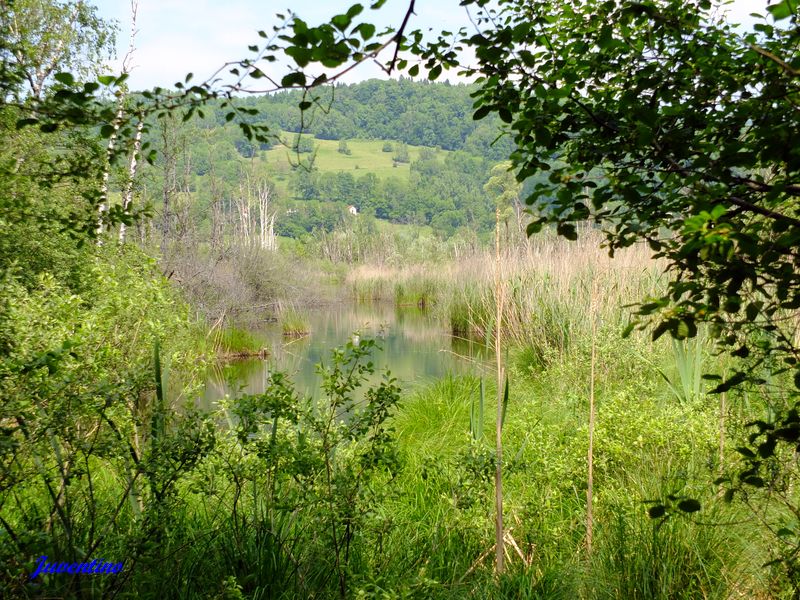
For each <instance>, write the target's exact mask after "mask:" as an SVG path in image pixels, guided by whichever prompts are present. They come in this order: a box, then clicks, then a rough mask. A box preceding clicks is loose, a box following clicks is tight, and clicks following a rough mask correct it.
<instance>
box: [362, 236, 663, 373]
mask: <svg viewBox="0 0 800 600" xmlns="http://www.w3.org/2000/svg"><path fill="white" fill-rule="evenodd" d="M600 242H601V236H600V234H599V233H598V232H595V231H592V230H587V231H585V232H583V234H582V236H581V238H580V240H579V241H577V242H569V241H567V240H564V239H561V238H554V237H552V236H551V237H549V238H548V237H544V236H542V237H539V238H533V239H531V240H530V244H529V245H527V246H525V245H523V246H520V247H519V248H517V249H514V250H510V251H507V252H506V253H505V254H504V256H503V264H504V268H503V271H504V273H505V277H506V290H507V295H506V307H505V310H504V319H505V320H506V322H504V327H505V330H506V336H507V337H508V339H509V342H510V343H512V344H513V345H515V346H518V347H520V348H522V349H525V350H526V351H527V352H528V354H529V356H530V357H531V361H532V362H542V361H546V360H547V357H548V356H550V355H552V354H559V353H563V352H565V351H567V350H568V349H569V348H572V347H576V342H577V341H578V340H583V341H587V340H589V338H590V335H591V332H590V327H589V325H590V320H589V319H588V318H587V315H586V306H587V300H586V299H587V298H588V297H589V295H590V293H591V290H592V288H593V286H597V290H598V294H599V297H600V298H602V300H603V301H602V302H601V303H600V305H599V307H598V315H597V317H598V319H599V320H600V321H601V322H605V323H611V324H614V323H622V321H623V319H625V318H626V316H625V314H626V313H625V312H624V310H623V309H622V308H621V307H622V306H624V305H626V304H631V303H634V302H637V301H639V300H642V299H643V298H645V297H646V296H648V295H652V294H653V293H654V292H655V290H656V288H657V287H658V286H659V284H660V274H659V268H658V264H657V263H656V262H655V261H653V260H651V259H650V257H649V252H648V250H647V248H646V247H644V246H635V247H633V248H629V249H627V250H623V251H618V252H617V253H616V256H615V258H614V259H611V258H609V256H608V255H607V253H606V251H605V250H603V249H602V248H601V247H600ZM493 273H494V271H493V256H492V255H491V253H489V252H488V251H478V252H476V253H475V254H473V255H471V256H468V257H461V258H460V259H459V260H458V261H453V262H450V263H446V264H435V265H410V266H406V267H402V268H397V267H389V268H384V267H376V266H370V265H364V266H361V267H359V268H357V269H355V270H353V272H352V273H351V274H350V275H349V277H348V284H349V286H350V289H351V290H352V291H353V295H354V296H355V297H356V298H365V297H372V298H375V299H380V298H382V299H386V298H387V296H388V294H387V290H388V289H389V286H391V285H393V286H394V290H395V294H394V300H395V302H396V303H398V304H419V303H420V302H422V304H423V305H424V306H426V307H431V306H432V311H433V313H434V314H435V315H436V316H437V317H438V318H440V319H441V320H443V321H445V322H447V323H449V327H450V330H451V332H452V333H453V335H454V336H456V337H464V338H473V339H485V338H486V337H487V336H489V337H491V336H490V335H489V334H491V332H492V331H493V328H494V313H495V306H494V295H493V293H492V289H493V287H492V286H493V282H492V277H493Z"/></svg>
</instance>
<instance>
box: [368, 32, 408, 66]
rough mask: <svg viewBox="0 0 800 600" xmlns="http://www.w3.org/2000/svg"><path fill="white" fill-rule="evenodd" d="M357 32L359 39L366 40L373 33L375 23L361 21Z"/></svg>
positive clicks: (370, 37)
mask: <svg viewBox="0 0 800 600" xmlns="http://www.w3.org/2000/svg"><path fill="white" fill-rule="evenodd" d="M358 33H360V34H361V39H363V40H364V41H365V42H366V41H367V40H369V39H372V36H374V35H375V25H373V24H372V23H361V25H359V26H358ZM401 68H403V67H401Z"/></svg>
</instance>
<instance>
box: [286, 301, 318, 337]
mask: <svg viewBox="0 0 800 600" xmlns="http://www.w3.org/2000/svg"><path fill="white" fill-rule="evenodd" d="M280 321H281V331H282V332H283V335H284V336H285V337H292V338H299V337H303V336H306V335H308V334H309V333H310V332H311V325H310V324H309V321H308V318H307V317H306V316H305V315H303V314H302V313H301V312H300V311H299V310H297V309H296V308H294V307H292V306H289V307H287V308H285V309H284V310H283V311H282V312H281V316H280Z"/></svg>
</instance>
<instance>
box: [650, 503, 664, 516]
mask: <svg viewBox="0 0 800 600" xmlns="http://www.w3.org/2000/svg"><path fill="white" fill-rule="evenodd" d="M665 514H667V507H666V506H662V505H660V504H658V505H656V506H651V507H650V508H649V509H648V511H647V515H648V516H649V517H650V518H651V519H660V518H661V517H663V516H664V515H665Z"/></svg>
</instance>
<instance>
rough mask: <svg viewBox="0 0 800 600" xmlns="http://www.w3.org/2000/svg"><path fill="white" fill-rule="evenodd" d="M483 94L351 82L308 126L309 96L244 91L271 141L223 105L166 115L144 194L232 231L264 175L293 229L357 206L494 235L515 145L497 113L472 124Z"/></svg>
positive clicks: (280, 216) (281, 222) (203, 226)
mask: <svg viewBox="0 0 800 600" xmlns="http://www.w3.org/2000/svg"><path fill="white" fill-rule="evenodd" d="M473 91H474V86H467V85H450V84H447V83H445V84H433V83H422V82H414V81H412V80H410V79H400V80H389V81H378V80H370V81H365V82H362V83H358V84H354V85H350V86H345V85H341V86H337V87H335V88H331V90H330V91H329V92H326V93H329V97H326V98H325V101H323V100H320V101H319V102H318V103H317V104H316V105H315V106H314V107H313V108H312V109H310V110H309V111H307V112H306V113H305V114H304V115H302V118H303V121H302V126H301V113H300V111H299V110H298V107H297V106H298V103H299V102H300V93H299V92H283V93H279V94H274V95H265V96H260V97H254V98H248V99H246V101H245V105H246V106H248V107H249V108H254V109H257V111H258V115H257V116H254V117H251V119H252V122H258V123H260V124H267V125H268V126H269V127H270V129H271V130H272V131H273V132H274V134H275V135H274V138H273V140H272V143H260V144H259V143H257V142H254V141H250V140H248V139H247V138H246V137H245V136H244V135H243V134H242V131H241V128H240V127H239V126H238V125H236V124H233V123H228V122H227V121H226V116H225V115H226V111H225V110H223V109H222V108H221V107H220V106H219V104H217V105H214V104H212V105H211V106H210V107H208V108H207V109H206V110H205V113H204V116H203V117H202V118H201V117H199V116H195V117H194V118H192V119H190V120H188V121H186V122H182V121H179V120H177V119H170V118H167V119H164V120H162V121H160V122H158V123H157V124H155V125H154V127H153V130H152V133H151V134H150V139H149V141H150V142H151V144H152V146H153V147H154V148H155V149H156V150H157V152H158V154H157V159H156V162H155V164H154V165H152V166H150V167H147V166H145V167H144V168H143V169H142V177H141V178H140V179H139V180H138V182H137V193H138V195H139V197H140V200H139V202H140V203H141V204H144V205H150V206H152V207H154V208H157V209H158V210H159V211H160V212H162V213H163V212H164V210H163V205H164V199H165V198H167V203H168V204H169V201H170V199H171V197H172V196H174V198H172V200H173V203H172V207H170V206H168V207H167V213H170V212H171V213H172V215H171V216H170V214H167V217H166V218H167V219H173V220H175V221H176V222H175V223H172V224H171V225H169V226H170V227H171V228H178V229H180V228H181V227H183V228H187V227H191V228H193V229H195V230H199V231H201V232H202V233H203V236H204V237H209V236H213V235H216V234H219V235H220V236H222V235H224V233H223V231H222V230H223V229H224V226H223V223H222V221H225V220H227V221H231V220H235V219H237V218H238V217H239V215H238V213H237V208H236V202H237V198H239V197H241V196H244V195H247V193H248V192H247V191H246V189H245V188H246V186H247V182H248V181H249V182H251V183H253V182H255V181H259V182H262V183H263V184H264V185H268V186H269V187H270V189H271V190H272V194H271V203H272V204H271V209H272V210H274V211H275V215H276V218H275V227H276V231H277V233H278V235H281V236H285V237H293V238H300V237H301V236H302V235H303V234H310V233H312V232H313V231H315V230H324V231H331V230H333V229H334V228H335V227H336V225H337V224H339V223H340V222H341V220H342V219H343V218H344V217H345V214H346V210H347V207H348V206H354V207H355V208H356V209H357V210H358V211H359V213H361V214H366V215H367V216H374V217H377V218H379V219H384V220H387V221H390V222H394V223H404V224H417V225H430V226H432V227H433V228H434V229H435V230H436V231H438V232H439V233H440V234H441V235H443V236H445V237H449V236H451V235H453V234H454V233H455V232H457V231H458V230H459V229H466V230H470V231H477V232H487V231H489V230H490V229H491V227H492V224H493V219H494V213H493V210H494V209H493V204H492V201H491V199H490V198H489V197H488V196H487V194H486V192H485V191H484V189H483V187H484V185H485V183H486V181H487V180H488V178H489V171H490V170H491V167H492V166H493V165H494V164H496V163H497V162H499V161H501V160H504V159H505V158H507V157H508V155H509V153H510V150H511V147H510V142H509V139H508V137H507V136H502V137H501V136H500V134H501V129H500V121H499V120H497V119H494V120H491V119H490V120H484V121H480V122H477V121H473V120H472V118H471V117H470V107H471V105H472V99H471V97H470V94H471V93H472V92H473ZM301 130H302V134H301ZM120 181H124V177H120ZM173 209H174V210H173ZM215 232H217V233H216V234H215Z"/></svg>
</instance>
